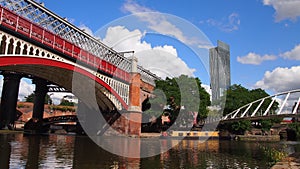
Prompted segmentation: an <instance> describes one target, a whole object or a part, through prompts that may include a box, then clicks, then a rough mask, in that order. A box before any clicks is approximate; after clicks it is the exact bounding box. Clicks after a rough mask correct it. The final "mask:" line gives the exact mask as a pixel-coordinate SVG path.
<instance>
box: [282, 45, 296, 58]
mask: <svg viewBox="0 0 300 169" xmlns="http://www.w3.org/2000/svg"><path fill="white" fill-rule="evenodd" d="M280 56H281V57H283V58H285V59H289V60H300V44H299V45H297V46H295V47H294V49H292V50H291V51H287V52H285V53H283V54H280Z"/></svg>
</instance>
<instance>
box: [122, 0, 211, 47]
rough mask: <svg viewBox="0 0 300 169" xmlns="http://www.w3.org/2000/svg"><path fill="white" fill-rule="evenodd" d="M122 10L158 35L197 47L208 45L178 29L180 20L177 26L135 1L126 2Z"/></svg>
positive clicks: (164, 16)
mask: <svg viewBox="0 0 300 169" xmlns="http://www.w3.org/2000/svg"><path fill="white" fill-rule="evenodd" d="M122 9H123V10H124V11H125V12H129V13H131V14H134V15H135V16H136V17H137V18H138V19H139V20H141V21H143V22H146V23H147V24H148V25H147V26H148V28H149V29H151V30H154V31H156V32H158V33H161V34H164V35H170V36H173V37H175V38H177V39H178V40H180V41H181V42H183V43H186V44H189V45H196V46H199V45H200V47H201V44H205V45H207V42H204V41H202V40H200V39H197V38H195V37H191V36H189V35H186V34H185V32H184V31H183V30H182V29H181V28H179V27H178V25H180V24H181V23H178V21H179V18H177V21H176V25H175V23H172V21H171V20H169V19H168V18H167V17H166V15H163V14H161V13H159V12H157V11H155V10H152V9H149V8H147V7H144V6H141V5H139V4H137V3H136V2H135V1H130V0H128V1H126V3H125V4H124V5H123V7H122Z"/></svg>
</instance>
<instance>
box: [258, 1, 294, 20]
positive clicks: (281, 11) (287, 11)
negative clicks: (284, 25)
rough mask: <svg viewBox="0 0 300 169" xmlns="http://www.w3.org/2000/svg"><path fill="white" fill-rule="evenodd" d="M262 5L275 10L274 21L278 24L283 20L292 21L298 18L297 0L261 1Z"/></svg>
mask: <svg viewBox="0 0 300 169" xmlns="http://www.w3.org/2000/svg"><path fill="white" fill-rule="evenodd" d="M263 4H264V5H267V6H272V7H273V8H274V9H275V20H276V21H277V22H280V21H282V20H285V19H290V20H293V21H296V20H297V17H299V16H300V10H299V8H300V1H299V0H263Z"/></svg>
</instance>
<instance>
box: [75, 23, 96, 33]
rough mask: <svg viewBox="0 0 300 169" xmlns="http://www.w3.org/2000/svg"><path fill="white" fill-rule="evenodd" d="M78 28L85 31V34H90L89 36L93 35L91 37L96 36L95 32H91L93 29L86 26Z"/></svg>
mask: <svg viewBox="0 0 300 169" xmlns="http://www.w3.org/2000/svg"><path fill="white" fill-rule="evenodd" d="M78 28H79V29H81V30H83V31H84V32H85V33H87V34H89V35H91V36H94V33H93V31H92V30H91V28H89V27H87V26H86V25H84V24H80V25H79V26H78Z"/></svg>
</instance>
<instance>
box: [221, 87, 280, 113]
mask: <svg viewBox="0 0 300 169" xmlns="http://www.w3.org/2000/svg"><path fill="white" fill-rule="evenodd" d="M267 96H269V94H267V93H266V92H265V91H264V90H262V89H253V90H248V89H246V88H245V87H243V86H241V85H237V84H234V85H232V86H230V87H229V89H228V90H227V91H226V103H225V108H224V112H223V115H226V114H228V113H231V112H232V111H234V110H237V109H238V108H240V107H242V106H244V105H246V104H248V103H251V102H253V101H256V100H258V99H261V98H264V97H267ZM271 102H272V99H271V98H268V99H265V100H264V102H263V104H262V105H261V107H260V109H259V110H258V112H264V111H265V110H267V108H268V106H269V104H270V103H271ZM259 103H260V102H257V103H255V104H253V105H252V106H251V108H250V110H249V112H253V111H254V110H255V109H256V107H257V106H258V105H259ZM277 108H278V103H277V102H276V101H275V102H274V103H273V105H272V107H271V109H270V111H275V110H276V109H277Z"/></svg>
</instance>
